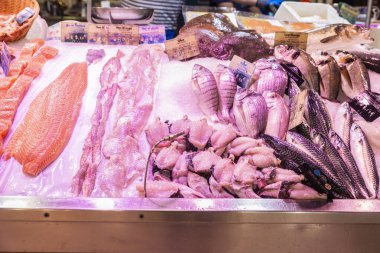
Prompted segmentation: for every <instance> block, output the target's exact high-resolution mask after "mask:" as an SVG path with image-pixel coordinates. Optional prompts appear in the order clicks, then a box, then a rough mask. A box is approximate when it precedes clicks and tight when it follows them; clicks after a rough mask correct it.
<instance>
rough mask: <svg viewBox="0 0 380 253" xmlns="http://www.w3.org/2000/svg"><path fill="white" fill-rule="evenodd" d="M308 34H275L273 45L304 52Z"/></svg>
mask: <svg viewBox="0 0 380 253" xmlns="http://www.w3.org/2000/svg"><path fill="white" fill-rule="evenodd" d="M307 38H308V34H307V33H304V32H276V33H275V37H274V45H275V46H277V45H289V46H294V47H298V48H301V49H303V50H306V47H307Z"/></svg>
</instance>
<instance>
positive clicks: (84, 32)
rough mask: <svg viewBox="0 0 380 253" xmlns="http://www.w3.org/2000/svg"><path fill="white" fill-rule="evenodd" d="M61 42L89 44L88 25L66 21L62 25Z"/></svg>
mask: <svg viewBox="0 0 380 253" xmlns="http://www.w3.org/2000/svg"><path fill="white" fill-rule="evenodd" d="M61 32H62V34H61V41H62V42H75V43H87V41H88V40H87V37H88V23H80V22H76V21H65V22H62V23H61Z"/></svg>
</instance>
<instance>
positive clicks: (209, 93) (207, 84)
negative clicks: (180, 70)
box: [192, 64, 219, 121]
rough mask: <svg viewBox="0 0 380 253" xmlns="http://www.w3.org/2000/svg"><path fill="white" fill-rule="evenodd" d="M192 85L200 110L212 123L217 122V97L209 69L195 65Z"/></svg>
mask: <svg viewBox="0 0 380 253" xmlns="http://www.w3.org/2000/svg"><path fill="white" fill-rule="evenodd" d="M192 83H193V91H194V93H195V95H196V96H197V99H198V105H199V107H200V109H201V110H202V111H203V113H204V114H205V115H206V116H207V117H209V118H210V119H211V120H212V121H218V116H217V115H218V108H219V96H218V86H217V84H216V80H215V77H214V75H213V74H212V73H211V71H210V70H209V69H207V68H205V67H203V66H201V65H198V64H195V65H194V68H193V76H192Z"/></svg>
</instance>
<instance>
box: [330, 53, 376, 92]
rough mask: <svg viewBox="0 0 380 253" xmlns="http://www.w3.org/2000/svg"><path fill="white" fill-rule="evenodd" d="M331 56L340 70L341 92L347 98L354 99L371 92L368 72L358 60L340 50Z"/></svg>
mask: <svg viewBox="0 0 380 253" xmlns="http://www.w3.org/2000/svg"><path fill="white" fill-rule="evenodd" d="M332 56H333V57H334V58H335V60H336V61H337V63H338V64H339V67H340V69H341V75H342V76H341V78H342V91H343V93H344V94H345V95H346V96H347V97H349V98H354V97H355V96H356V95H359V94H360V93H362V92H364V91H366V90H371V83H370V79H369V74H368V70H367V68H366V67H365V65H364V64H363V63H362V61H361V60H360V59H359V58H357V57H356V56H354V55H352V54H350V53H348V52H347V51H342V50H338V51H336V52H335V53H334V54H333V55H332ZM338 100H343V99H338Z"/></svg>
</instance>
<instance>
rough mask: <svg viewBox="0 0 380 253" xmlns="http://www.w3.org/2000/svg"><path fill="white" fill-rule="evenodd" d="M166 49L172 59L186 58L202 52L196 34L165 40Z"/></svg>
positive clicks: (180, 59)
mask: <svg viewBox="0 0 380 253" xmlns="http://www.w3.org/2000/svg"><path fill="white" fill-rule="evenodd" d="M165 50H166V53H167V54H168V55H169V57H170V59H175V60H179V61H182V60H186V59H189V58H192V57H194V56H197V55H199V54H200V51H199V45H198V40H197V38H196V37H195V36H194V35H190V36H179V37H177V38H175V39H172V40H168V41H166V42H165Z"/></svg>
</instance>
